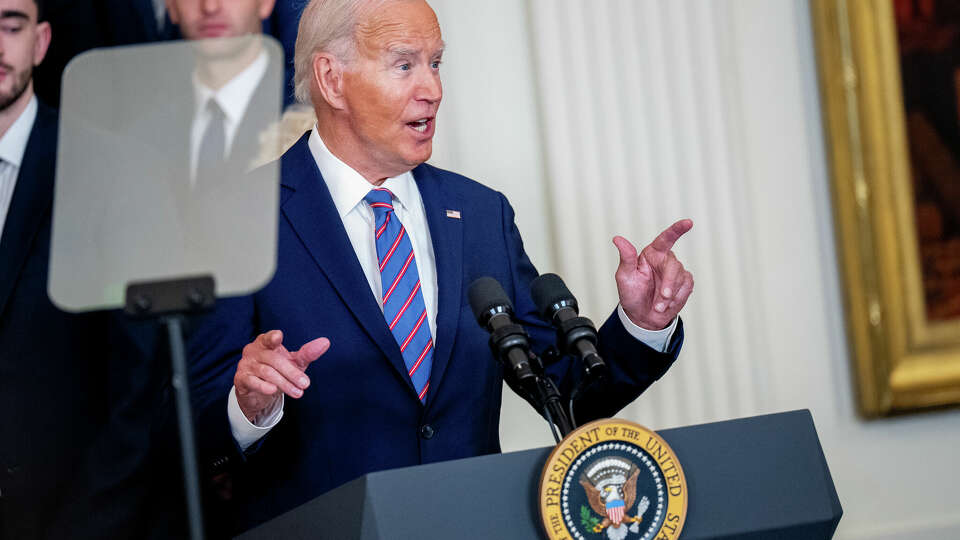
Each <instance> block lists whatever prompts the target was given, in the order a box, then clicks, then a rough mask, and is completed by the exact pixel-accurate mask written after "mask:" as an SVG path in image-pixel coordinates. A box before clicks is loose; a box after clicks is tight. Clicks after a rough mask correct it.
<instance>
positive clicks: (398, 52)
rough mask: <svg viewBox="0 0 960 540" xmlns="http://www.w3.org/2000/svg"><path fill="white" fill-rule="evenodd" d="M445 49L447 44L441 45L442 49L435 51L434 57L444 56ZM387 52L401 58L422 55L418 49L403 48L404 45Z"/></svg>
mask: <svg viewBox="0 0 960 540" xmlns="http://www.w3.org/2000/svg"><path fill="white" fill-rule="evenodd" d="M444 48H446V44H445V43H442V42H441V43H440V48H438V49H437V50H436V51H434V53H433V55H434V56H440V55H442V54H443V50H444ZM387 52H388V53H389V54H390V55H391V56H401V57H402V56H416V55H417V54H419V53H420V51H419V50H417V49H410V48H407V47H404V46H402V45H401V46H397V47H391V48H390V49H389V50H388V51H387Z"/></svg>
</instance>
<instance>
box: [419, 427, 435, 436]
mask: <svg viewBox="0 0 960 540" xmlns="http://www.w3.org/2000/svg"><path fill="white" fill-rule="evenodd" d="M436 434H437V430H435V429H433V426H431V425H430V424H424V425H422V426H420V436H421V437H423V438H424V439H432V438H433V436H434V435H436Z"/></svg>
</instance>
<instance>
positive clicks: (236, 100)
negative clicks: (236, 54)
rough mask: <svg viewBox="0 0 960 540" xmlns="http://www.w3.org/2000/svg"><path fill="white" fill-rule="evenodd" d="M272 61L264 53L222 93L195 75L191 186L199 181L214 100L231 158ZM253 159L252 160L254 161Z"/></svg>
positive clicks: (223, 89) (232, 80) (222, 89)
mask: <svg viewBox="0 0 960 540" xmlns="http://www.w3.org/2000/svg"><path fill="white" fill-rule="evenodd" d="M267 67H269V58H268V57H267V53H266V51H262V52H261V53H260V55H259V56H257V59H256V60H254V61H253V62H252V63H251V64H250V65H249V66H247V67H246V68H245V69H244V70H243V71H241V72H240V73H239V74H238V75H237V76H236V77H234V78H233V79H231V80H230V82H228V83H227V84H225V85H223V86H221V87H220V89H219V90H213V89H211V88H210V87H208V86H206V85H205V84H203V83H202V82H201V81H200V78H199V77H198V76H197V74H196V73H194V74H193V104H194V109H193V122H192V124H191V126H190V184H191V185H193V183H194V182H195V181H196V176H197V161H198V159H199V158H198V156H199V153H200V145H201V144H202V143H203V134H204V133H205V132H206V131H207V126H208V125H209V124H210V107H209V106H208V104H209V103H210V100H211V99H212V100H214V101H215V102H216V103H217V105H218V106H219V107H220V110H222V111H223V114H224V126H223V127H224V136H225V137H226V145H227V147H226V148H224V152H223V155H224V156H229V155H230V148H231V147H233V139H234V137H236V135H237V127H239V125H240V122H242V121H243V116H244V115H245V114H246V113H247V107H248V106H249V105H250V100H251V99H252V98H253V93H254V92H256V90H257V86H259V85H260V81H261V80H262V79H263V76H264V75H265V74H266V73H267ZM252 157H253V156H251V158H252Z"/></svg>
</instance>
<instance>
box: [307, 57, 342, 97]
mask: <svg viewBox="0 0 960 540" xmlns="http://www.w3.org/2000/svg"><path fill="white" fill-rule="evenodd" d="M344 67H345V66H344V65H343V62H341V61H340V60H339V59H337V58H336V57H335V56H333V55H332V54H329V53H325V52H321V53H317V54H315V55H314V56H313V84H314V85H316V87H317V89H318V90H319V92H320V95H321V96H322V97H323V100H324V101H326V102H327V104H328V105H330V107H331V108H333V109H345V108H346V106H347V102H346V99H344V95H343V75H344Z"/></svg>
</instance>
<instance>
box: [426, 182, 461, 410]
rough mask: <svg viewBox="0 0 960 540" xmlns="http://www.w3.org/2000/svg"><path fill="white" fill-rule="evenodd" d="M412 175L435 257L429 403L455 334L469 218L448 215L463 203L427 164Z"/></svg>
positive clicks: (440, 377) (440, 380) (458, 209)
mask: <svg viewBox="0 0 960 540" xmlns="http://www.w3.org/2000/svg"><path fill="white" fill-rule="evenodd" d="M413 176H414V178H415V179H416V181H417V188H418V189H419V190H420V197H421V198H422V199H423V207H424V209H425V210H426V212H427V224H428V226H429V227H430V236H431V238H432V240H433V253H434V257H435V258H436V260H437V306H438V307H437V335H436V336H434V340H435V342H436V347H435V349H434V353H433V368H432V371H431V373H430V390H429V391H428V393H427V406H428V407H429V406H430V404H431V403H432V402H433V399H432V398H433V396H435V395H436V393H437V388H439V386H440V383H441V382H442V379H443V375H444V373H445V372H446V369H447V364H448V363H449V362H450V355H451V353H452V351H453V340H454V337H455V336H456V335H457V323H458V322H459V319H460V306H461V301H462V299H461V296H462V293H461V289H462V286H463V219H469V216H460V217H458V218H453V217H448V216H447V210H454V211H457V212H460V211H462V210H463V204H462V202H461V200H460V199H459V198H458V197H456V196H455V195H453V194H451V193H450V192H449V190H447V189H445V188H444V185H443V183H442V182H441V180H440V179H439V178H437V176H436V174H435V173H434V172H433V170H432V169H431V168H430V167H428V166H426V165H420V166H419V167H417V168H416V169H414V170H413Z"/></svg>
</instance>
